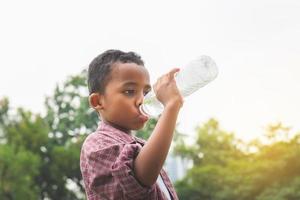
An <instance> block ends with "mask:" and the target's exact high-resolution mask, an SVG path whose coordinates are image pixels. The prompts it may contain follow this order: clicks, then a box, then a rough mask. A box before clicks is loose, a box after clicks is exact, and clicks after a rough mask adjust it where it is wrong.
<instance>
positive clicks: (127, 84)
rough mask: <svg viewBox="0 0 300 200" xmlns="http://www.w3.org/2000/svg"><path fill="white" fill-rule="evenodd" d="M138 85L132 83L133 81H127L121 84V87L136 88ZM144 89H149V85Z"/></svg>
mask: <svg viewBox="0 0 300 200" xmlns="http://www.w3.org/2000/svg"><path fill="white" fill-rule="evenodd" d="M137 85H138V84H137V83H136V82H133V81H127V82H125V83H123V84H122V86H125V87H126V86H137ZM144 88H147V89H151V85H148V84H147V85H145V87H144Z"/></svg>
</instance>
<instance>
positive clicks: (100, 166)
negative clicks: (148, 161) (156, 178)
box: [88, 143, 155, 200]
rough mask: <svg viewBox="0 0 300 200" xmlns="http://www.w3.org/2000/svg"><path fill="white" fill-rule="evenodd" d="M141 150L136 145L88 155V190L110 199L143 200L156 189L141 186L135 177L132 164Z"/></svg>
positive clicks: (120, 146)
mask: <svg viewBox="0 0 300 200" xmlns="http://www.w3.org/2000/svg"><path fill="white" fill-rule="evenodd" d="M140 148H141V145H140V144H138V143H134V144H118V145H111V146H109V147H106V148H104V149H101V150H98V151H96V152H91V153H90V155H89V159H88V160H89V162H88V163H89V168H90V170H89V171H90V172H91V173H90V176H89V177H90V180H89V183H90V187H91V189H92V190H94V191H95V192H96V193H97V194H99V195H100V196H105V197H110V198H109V199H111V198H113V197H118V196H119V197H120V196H121V197H122V198H126V199H128V200H129V199H146V198H147V196H148V195H149V193H150V192H152V190H154V189H155V187H154V185H153V186H151V187H147V186H143V185H141V184H140V183H139V182H138V181H137V179H136V178H135V176H134V171H133V162H134V159H135V158H136V156H137V154H138V152H139V150H140ZM143 197H145V198H143ZM113 199H114V198H113Z"/></svg>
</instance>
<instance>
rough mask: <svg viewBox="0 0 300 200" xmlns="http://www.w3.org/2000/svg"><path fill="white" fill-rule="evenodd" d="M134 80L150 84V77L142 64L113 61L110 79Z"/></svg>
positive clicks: (118, 80) (121, 81)
mask: <svg viewBox="0 0 300 200" xmlns="http://www.w3.org/2000/svg"><path fill="white" fill-rule="evenodd" d="M129 81H130V82H136V83H137V84H141V85H148V84H150V77H149V73H148V71H147V69H146V68H145V67H144V66H141V65H137V64H135V63H115V64H114V66H113V68H112V71H111V81H110V82H114V83H116V82H119V83H120V84H122V83H125V82H129Z"/></svg>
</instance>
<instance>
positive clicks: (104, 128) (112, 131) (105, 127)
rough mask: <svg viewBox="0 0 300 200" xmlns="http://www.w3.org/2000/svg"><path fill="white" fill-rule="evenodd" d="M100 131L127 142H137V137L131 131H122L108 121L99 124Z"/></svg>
mask: <svg viewBox="0 0 300 200" xmlns="http://www.w3.org/2000/svg"><path fill="white" fill-rule="evenodd" d="M98 131H100V132H101V133H102V134H105V135H107V136H110V137H113V138H115V139H117V140H121V141H123V142H126V143H134V142H136V140H135V137H134V136H133V135H132V134H131V132H130V133H126V132H124V131H121V130H119V129H117V128H115V127H113V126H111V125H110V124H108V123H105V122H103V121H101V122H100V123H99V125H98Z"/></svg>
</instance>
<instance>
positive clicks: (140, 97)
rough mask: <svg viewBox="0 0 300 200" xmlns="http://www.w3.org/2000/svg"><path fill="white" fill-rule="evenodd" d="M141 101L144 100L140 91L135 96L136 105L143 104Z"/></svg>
mask: <svg viewBox="0 0 300 200" xmlns="http://www.w3.org/2000/svg"><path fill="white" fill-rule="evenodd" d="M143 101H144V93H143V92H142V93H141V94H139V95H138V96H137V99H136V106H137V107H139V106H140V105H142V104H143Z"/></svg>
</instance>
